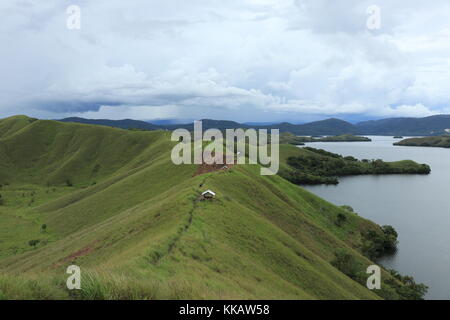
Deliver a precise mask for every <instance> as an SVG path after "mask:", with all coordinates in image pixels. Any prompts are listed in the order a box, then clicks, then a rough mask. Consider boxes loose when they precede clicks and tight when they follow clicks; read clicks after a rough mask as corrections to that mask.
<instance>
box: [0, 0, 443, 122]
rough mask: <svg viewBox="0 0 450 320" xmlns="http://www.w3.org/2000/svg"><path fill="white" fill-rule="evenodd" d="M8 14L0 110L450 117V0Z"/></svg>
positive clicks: (1, 33) (13, 7) (125, 5)
mask: <svg viewBox="0 0 450 320" xmlns="http://www.w3.org/2000/svg"><path fill="white" fill-rule="evenodd" d="M70 5H78V6H79V7H80V9H81V29H80V30H76V29H75V30H70V29H68V28H67V19H68V17H69V15H68V14H67V12H66V10H67V7H68V6H70ZM370 5H377V6H378V7H379V8H380V9H381V28H380V29H379V30H369V29H368V28H367V23H366V22H367V19H368V18H369V16H370V14H368V13H367V8H368V7H369V6H370ZM0 13H1V15H0V71H1V72H0V117H5V116H9V115H14V114H27V115H29V116H35V117H40V118H52V119H56V118H63V117H67V116H81V117H87V118H111V119H123V118H134V119H144V120H152V119H167V118H178V119H200V118H214V119H229V120H237V121H279V120H287V121H291V122H304V121H310V120H316V119H323V118H326V117H330V116H334V117H340V118H344V119H351V120H356V119H368V118H380V117H394V116H428V115H432V114H438V113H450V106H449V101H450V1H448V0H433V1H431V2H430V1H428V2H427V1H423V0H420V1H419V0H371V1H365V0H345V1H344V0H342V1H337V0H226V1H224V0H189V1H187V0H164V1H157V0H145V1H144V0H142V1H140V0H139V1H138V0H134V1H133V0H130V1H124V0H95V1H93V0H86V1H84V0H46V1H27V0H9V1H1V2H0Z"/></svg>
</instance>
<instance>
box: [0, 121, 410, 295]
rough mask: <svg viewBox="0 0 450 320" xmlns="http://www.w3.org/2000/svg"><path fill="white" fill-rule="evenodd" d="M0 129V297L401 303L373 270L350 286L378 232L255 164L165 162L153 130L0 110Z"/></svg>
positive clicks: (164, 137) (394, 284)
mask: <svg viewBox="0 0 450 320" xmlns="http://www.w3.org/2000/svg"><path fill="white" fill-rule="evenodd" d="M0 133H1V135H0V157H1V158H0V163H1V166H0V184H1V186H0V187H1V189H0V194H1V198H0V200H1V201H0V203H1V205H0V299H183V298H188V299H380V298H391V299H398V298H407V295H406V294H405V292H408V290H409V287H408V286H406V285H405V284H404V283H402V281H401V280H399V279H398V278H395V277H393V276H392V275H391V274H390V273H388V272H386V271H383V287H382V290H376V291H369V290H368V289H367V288H365V286H364V281H365V277H367V275H366V274H365V270H366V268H367V266H368V265H371V264H373V262H372V261H370V260H369V259H368V258H367V257H366V256H367V255H366V256H365V255H364V253H365V252H366V249H367V248H371V247H373V246H374V245H375V242H374V239H373V235H374V234H375V235H378V236H380V237H382V236H383V229H381V228H380V227H379V226H378V225H376V224H374V223H372V222H370V221H368V220H366V219H363V218H361V217H359V216H358V215H356V214H354V213H352V212H350V211H348V210H346V209H344V208H340V207H336V206H334V205H332V204H330V203H328V202H326V201H324V200H322V199H320V198H318V197H316V196H314V195H313V194H311V193H309V192H308V191H305V190H304V189H302V188H300V187H298V186H296V185H293V184H291V183H290V182H288V181H286V180H284V179H283V178H281V177H279V176H261V175H260V174H259V172H260V170H259V169H260V167H259V166H258V165H240V166H233V167H232V168H230V169H229V170H219V171H214V170H209V172H208V170H206V173H204V174H199V172H204V171H199V167H198V166H196V165H181V166H176V165H174V164H172V162H171V159H170V151H171V149H172V146H173V145H174V143H173V142H171V141H170V134H169V133H168V132H165V131H130V130H122V129H115V128H109V127H104V126H93V125H85V124H76V123H62V122H58V121H48V120H35V119H29V118H26V117H12V118H7V119H3V120H0ZM288 147H292V148H295V147H293V146H288ZM289 152H294V151H292V150H290V151H289ZM282 156H283V157H286V156H287V155H286V154H283V155H282ZM206 189H211V190H213V191H215V192H216V193H217V196H216V198H214V199H213V200H210V201H199V195H200V193H201V192H202V191H204V190H206ZM342 217H344V218H342ZM43 225H45V226H46V228H43ZM30 240H39V242H34V243H32V244H36V243H37V244H36V245H35V246H32V245H30ZM342 257H344V258H345V259H344V260H342V259H341V258H342ZM342 261H344V263H342ZM71 264H76V265H78V266H80V267H81V269H82V289H81V290H79V291H68V290H67V289H66V287H65V281H66V279H67V276H68V275H67V274H66V273H65V271H66V268H67V266H69V265H71ZM349 269H351V272H350V271H349Z"/></svg>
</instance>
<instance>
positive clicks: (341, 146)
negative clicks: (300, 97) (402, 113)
mask: <svg viewBox="0 0 450 320" xmlns="http://www.w3.org/2000/svg"><path fill="white" fill-rule="evenodd" d="M370 138H371V139H372V142H339V143H332V142H330V143H320V142H316V143H308V144H307V145H308V146H311V147H314V148H321V149H325V150H327V151H330V152H335V153H339V154H342V155H344V156H346V155H351V156H354V157H356V158H359V159H383V160H386V161H396V160H404V159H411V160H414V161H416V162H419V163H426V164H429V165H430V166H431V170H432V172H431V174H430V175H384V176H356V177H347V178H341V179H340V183H339V185H337V186H322V185H321V186H310V187H307V189H308V190H310V191H311V192H313V193H315V194H317V195H319V196H320V197H322V198H325V199H327V200H328V201H330V202H332V203H335V204H337V205H344V204H347V205H350V206H352V207H353V208H354V209H355V211H356V212H357V213H358V214H359V215H360V216H362V217H365V218H368V219H370V220H372V221H375V222H376V223H378V224H381V225H385V224H389V225H392V226H394V227H395V228H396V230H397V231H398V233H399V241H400V243H399V250H398V252H397V253H396V254H395V255H393V256H390V257H385V258H383V259H382V260H380V262H381V263H382V264H383V265H384V266H385V267H387V268H393V269H396V270H398V271H399V272H400V273H402V274H408V275H412V276H414V278H415V279H416V281H418V282H423V283H425V284H426V285H428V286H429V287H430V288H429V290H428V294H427V298H428V299H450V190H449V186H450V149H441V148H422V147H398V146H393V145H392V143H393V142H394V141H396V140H395V139H393V138H392V137H370Z"/></svg>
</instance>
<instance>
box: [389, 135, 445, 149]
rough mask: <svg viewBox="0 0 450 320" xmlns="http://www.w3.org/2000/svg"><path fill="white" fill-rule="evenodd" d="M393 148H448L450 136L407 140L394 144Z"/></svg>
mask: <svg viewBox="0 0 450 320" xmlns="http://www.w3.org/2000/svg"><path fill="white" fill-rule="evenodd" d="M394 146H407V147H435V148H450V136H447V135H445V136H437V137H424V138H408V139H404V140H402V141H399V142H396V143H394Z"/></svg>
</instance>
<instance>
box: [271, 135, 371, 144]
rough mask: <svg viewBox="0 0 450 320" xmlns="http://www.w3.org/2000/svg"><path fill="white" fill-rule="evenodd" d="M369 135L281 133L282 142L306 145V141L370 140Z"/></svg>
mask: <svg viewBox="0 0 450 320" xmlns="http://www.w3.org/2000/svg"><path fill="white" fill-rule="evenodd" d="M370 141H372V140H371V139H369V138H367V137H361V136H355V135H352V134H343V135H338V136H327V137H304V136H296V135H294V134H292V133H290V132H283V133H282V134H280V144H293V145H298V146H301V145H304V144H305V143H306V142H370Z"/></svg>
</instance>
